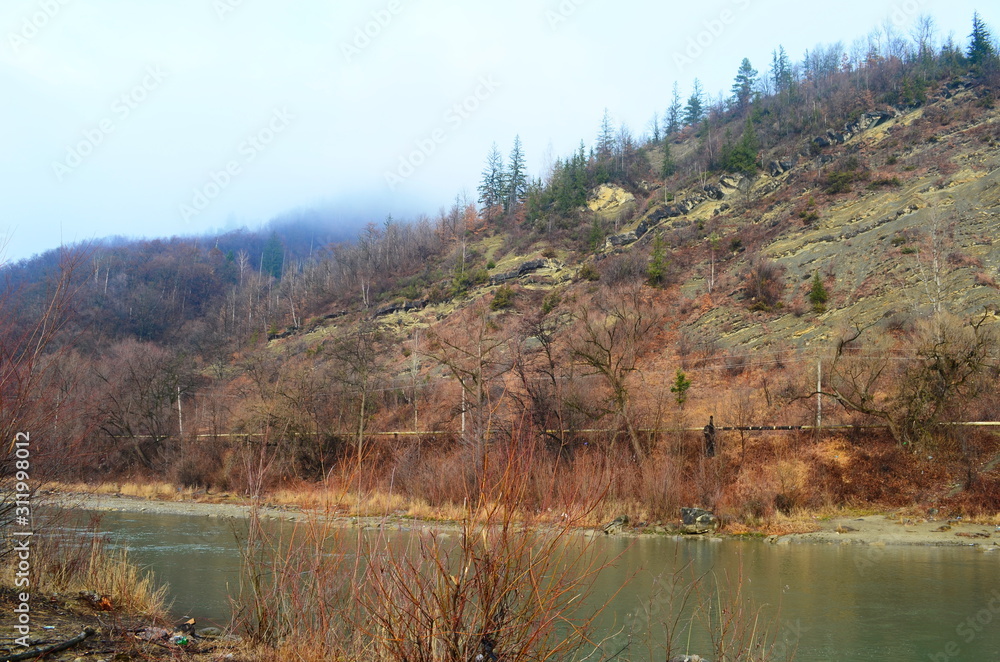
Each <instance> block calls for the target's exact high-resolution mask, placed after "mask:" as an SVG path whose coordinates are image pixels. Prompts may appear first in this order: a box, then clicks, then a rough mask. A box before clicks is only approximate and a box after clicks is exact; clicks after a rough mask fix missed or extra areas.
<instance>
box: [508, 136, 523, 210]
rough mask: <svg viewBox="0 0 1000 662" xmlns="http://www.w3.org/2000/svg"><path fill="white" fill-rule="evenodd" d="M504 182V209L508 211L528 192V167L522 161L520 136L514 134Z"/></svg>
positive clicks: (514, 207) (519, 202) (520, 201)
mask: <svg viewBox="0 0 1000 662" xmlns="http://www.w3.org/2000/svg"><path fill="white" fill-rule="evenodd" d="M504 184H505V186H506V188H505V190H504V194H505V196H504V198H505V199H504V211H507V212H510V211H512V210H514V209H516V208H517V207H518V205H520V204H521V203H522V202H524V197H525V196H526V195H527V193H528V169H527V167H526V166H525V162H524V148H522V147H521V136H514V147H513V148H511V150H510V158H509V159H508V162H507V172H506V175H505V176H504Z"/></svg>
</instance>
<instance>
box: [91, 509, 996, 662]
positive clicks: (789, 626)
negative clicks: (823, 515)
mask: <svg viewBox="0 0 1000 662" xmlns="http://www.w3.org/2000/svg"><path fill="white" fill-rule="evenodd" d="M100 518H101V523H100V528H101V530H103V531H109V532H112V533H111V534H110V535H111V536H112V540H113V541H114V544H117V545H126V546H127V547H128V548H129V550H130V552H131V555H132V557H133V558H134V559H135V560H136V561H138V562H139V563H141V564H144V565H146V566H148V567H149V568H150V569H152V570H153V571H154V573H155V576H156V578H157V580H158V581H161V582H166V583H168V584H169V587H170V595H171V596H172V598H173V611H174V613H175V614H176V615H177V616H186V615H190V616H194V617H196V618H197V619H198V621H199V623H200V624H209V623H212V622H214V623H217V624H219V625H225V624H226V623H227V621H228V619H229V616H230V613H231V609H230V602H229V597H228V596H230V595H235V594H236V593H237V592H238V589H239V578H240V573H239V565H240V560H239V549H238V545H237V532H238V531H239V530H240V529H241V528H242V527H245V522H242V521H241V520H220V519H217V518H209V517H201V516H185V515H164V514H150V513H123V512H110V513H102V514H101V515H100ZM85 528H86V527H85V526H83V525H81V526H80V530H81V531H83V530H85ZM401 535H405V534H401ZM595 544H596V545H597V550H598V552H599V553H600V554H606V555H607V557H608V558H613V559H615V560H614V563H613V565H612V566H611V567H609V568H608V569H607V570H606V571H604V572H603V573H602V574H601V575H600V576H599V577H598V579H597V583H596V585H595V587H594V595H593V600H594V602H595V604H596V603H603V602H605V601H606V600H607V596H610V595H612V594H615V593H616V592H618V595H617V596H616V597H615V598H614V599H613V600H612V601H611V602H610V604H609V605H608V607H607V608H606V609H605V610H604V611H603V612H602V615H601V618H600V620H599V622H598V629H599V631H601V632H602V634H604V635H607V636H608V637H609V640H608V641H607V642H606V643H605V645H604V647H603V650H604V651H605V653H606V654H613V653H616V652H619V651H623V652H621V655H620V656H619V658H618V659H620V660H649V659H660V660H662V659H664V657H663V649H662V646H661V643H662V642H661V639H662V635H661V633H662V630H663V627H662V623H663V622H664V621H666V620H668V617H669V614H670V607H669V605H670V601H669V600H667V597H666V596H667V594H668V591H667V590H666V587H668V586H669V585H670V581H671V578H673V577H674V576H675V573H680V576H681V577H682V578H687V577H691V576H698V577H703V578H705V582H706V585H712V584H713V582H714V584H715V585H716V586H718V587H721V588H718V589H714V590H713V591H712V592H711V593H712V595H715V596H716V601H718V599H719V597H720V596H724V595H725V594H726V587H727V586H735V585H736V579H737V578H738V577H742V578H743V581H742V586H743V590H744V596H745V597H746V598H748V599H752V600H753V602H754V604H756V605H758V606H759V607H760V610H761V623H767V624H769V627H770V629H771V631H772V632H773V633H775V635H776V636H775V641H776V642H777V644H778V646H777V647H778V649H779V650H782V651H783V650H787V651H792V652H793V653H794V659H795V660H800V661H803V662H819V661H824V662H826V661H841V660H843V661H845V662H846V661H848V660H893V661H897V660H898V661H902V660H939V661H945V660H963V661H965V660H976V661H979V660H983V661H987V660H988V661H994V662H998V661H1000V552H983V551H976V550H971V549H966V548H961V547H909V546H888V547H878V546H866V545H827V544H817V543H810V544H786V545H775V544H770V543H766V542H762V541H757V540H746V541H742V540H720V539H711V538H697V539H683V540H674V539H672V538H667V537H648V538H638V539H636V538H625V537H607V538H605V537H603V536H602V537H601V538H600V539H598V540H596V541H595ZM683 583H684V582H683V581H682V582H681V584H683ZM623 585H624V588H622V587H623ZM620 589H621V590H620ZM675 602H676V601H675ZM723 602H726V600H725V599H723ZM710 611H714V612H715V613H714V614H710V613H709V612H710ZM698 614H699V615H697V616H694V617H693V618H694V619H695V620H694V621H692V622H695V623H704V622H706V620H707V619H712V618H714V619H718V617H719V614H718V611H717V609H716V608H715V607H714V606H713V607H711V608H704V609H701V610H699V611H698ZM691 630H692V632H691V639H690V648H689V649H688V650H686V651H685V650H680V651H677V650H675V651H674V652H675V653H677V652H691V653H699V654H706V655H707V654H708V652H709V651H710V648H709V645H710V644H709V642H708V640H707V639H706V638H705V635H704V628H701V627H693V628H692V629H691ZM616 633H617V634H616ZM629 633H631V637H629ZM685 637H686V635H685ZM683 643H688V640H687V639H686V638H685V640H684V642H683ZM682 648H684V647H683V646H682ZM592 659H598V658H597V657H594V658H592Z"/></svg>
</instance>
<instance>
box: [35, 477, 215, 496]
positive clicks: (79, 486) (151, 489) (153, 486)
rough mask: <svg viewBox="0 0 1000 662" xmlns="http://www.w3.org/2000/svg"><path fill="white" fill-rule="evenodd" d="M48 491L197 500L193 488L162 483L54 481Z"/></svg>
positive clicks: (48, 486) (48, 484)
mask: <svg viewBox="0 0 1000 662" xmlns="http://www.w3.org/2000/svg"><path fill="white" fill-rule="evenodd" d="M45 487H46V488H47V489H50V490H54V491H56V492H69V493H78V494H110V495H115V496H129V497H138V498H141V499H150V500H153V499H155V500H157V501H190V500H193V499H194V498H195V490H194V488H191V487H179V486H177V485H174V484H173V483H166V482H161V481H150V482H139V481H121V482H118V481H113V482H107V483H97V484H91V483H62V482H59V481H53V482H50V483H47V484H46V485H45Z"/></svg>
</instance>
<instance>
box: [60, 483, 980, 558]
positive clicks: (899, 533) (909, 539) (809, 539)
mask: <svg viewBox="0 0 1000 662" xmlns="http://www.w3.org/2000/svg"><path fill="white" fill-rule="evenodd" d="M46 501H48V502H49V503H53V504H56V505H60V506H63V507H68V508H81V509H87V510H99V511H109V512H114V511H118V512H142V513H162V514H171V515H191V516H202V517H220V518H242V517H246V516H247V515H248V513H249V510H250V507H249V505H241V504H233V503H205V502H193V501H153V500H146V499H141V498H137V497H127V496H117V495H105V494H99V495H92V494H49V495H47V496H46ZM261 514H262V516H263V517H265V518H267V519H284V520H290V521H300V520H304V519H307V518H309V517H312V516H313V515H310V513H308V512H306V511H302V510H299V509H295V508H273V507H264V508H262V509H261ZM337 521H342V522H343V523H344V524H345V525H347V526H352V525H353V526H357V525H360V526H376V525H378V524H380V523H384V522H385V520H383V519H381V518H374V517H372V518H360V519H358V518H353V517H342V518H337ZM390 521H391V523H392V525H393V526H394V527H397V526H405V527H419V526H421V525H422V524H423V525H425V526H435V527H448V526H449V525H448V524H447V523H442V522H425V523H421V522H415V521H413V520H396V519H391V520H390ZM816 525H817V526H818V527H819V530H817V531H814V532H811V533H795V534H789V535H783V536H769V537H767V538H766V540H767V541H768V542H770V543H774V544H779V545H784V544H792V543H819V544H839V545H928V546H960V547H970V548H976V549H979V550H982V551H1000V531H998V530H996V527H994V526H992V525H986V524H969V523H966V522H963V521H961V520H946V519H933V518H928V519H914V518H907V517H898V516H896V515H868V516H865V517H856V518H839V519H838V518H834V519H829V520H825V521H818V522H817V523H816ZM634 533H636V534H639V535H642V534H643V531H641V530H637V531H634ZM650 535H658V534H650Z"/></svg>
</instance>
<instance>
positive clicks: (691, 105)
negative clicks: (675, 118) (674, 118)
mask: <svg viewBox="0 0 1000 662" xmlns="http://www.w3.org/2000/svg"><path fill="white" fill-rule="evenodd" d="M704 115H705V101H704V92H703V91H702V89H701V81H699V80H698V79H697V78H695V79H694V87H693V88H692V90H691V96H690V97H688V101H687V106H685V107H684V123H685V124H697V123H698V122H700V121H701V118H702V117H704Z"/></svg>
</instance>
